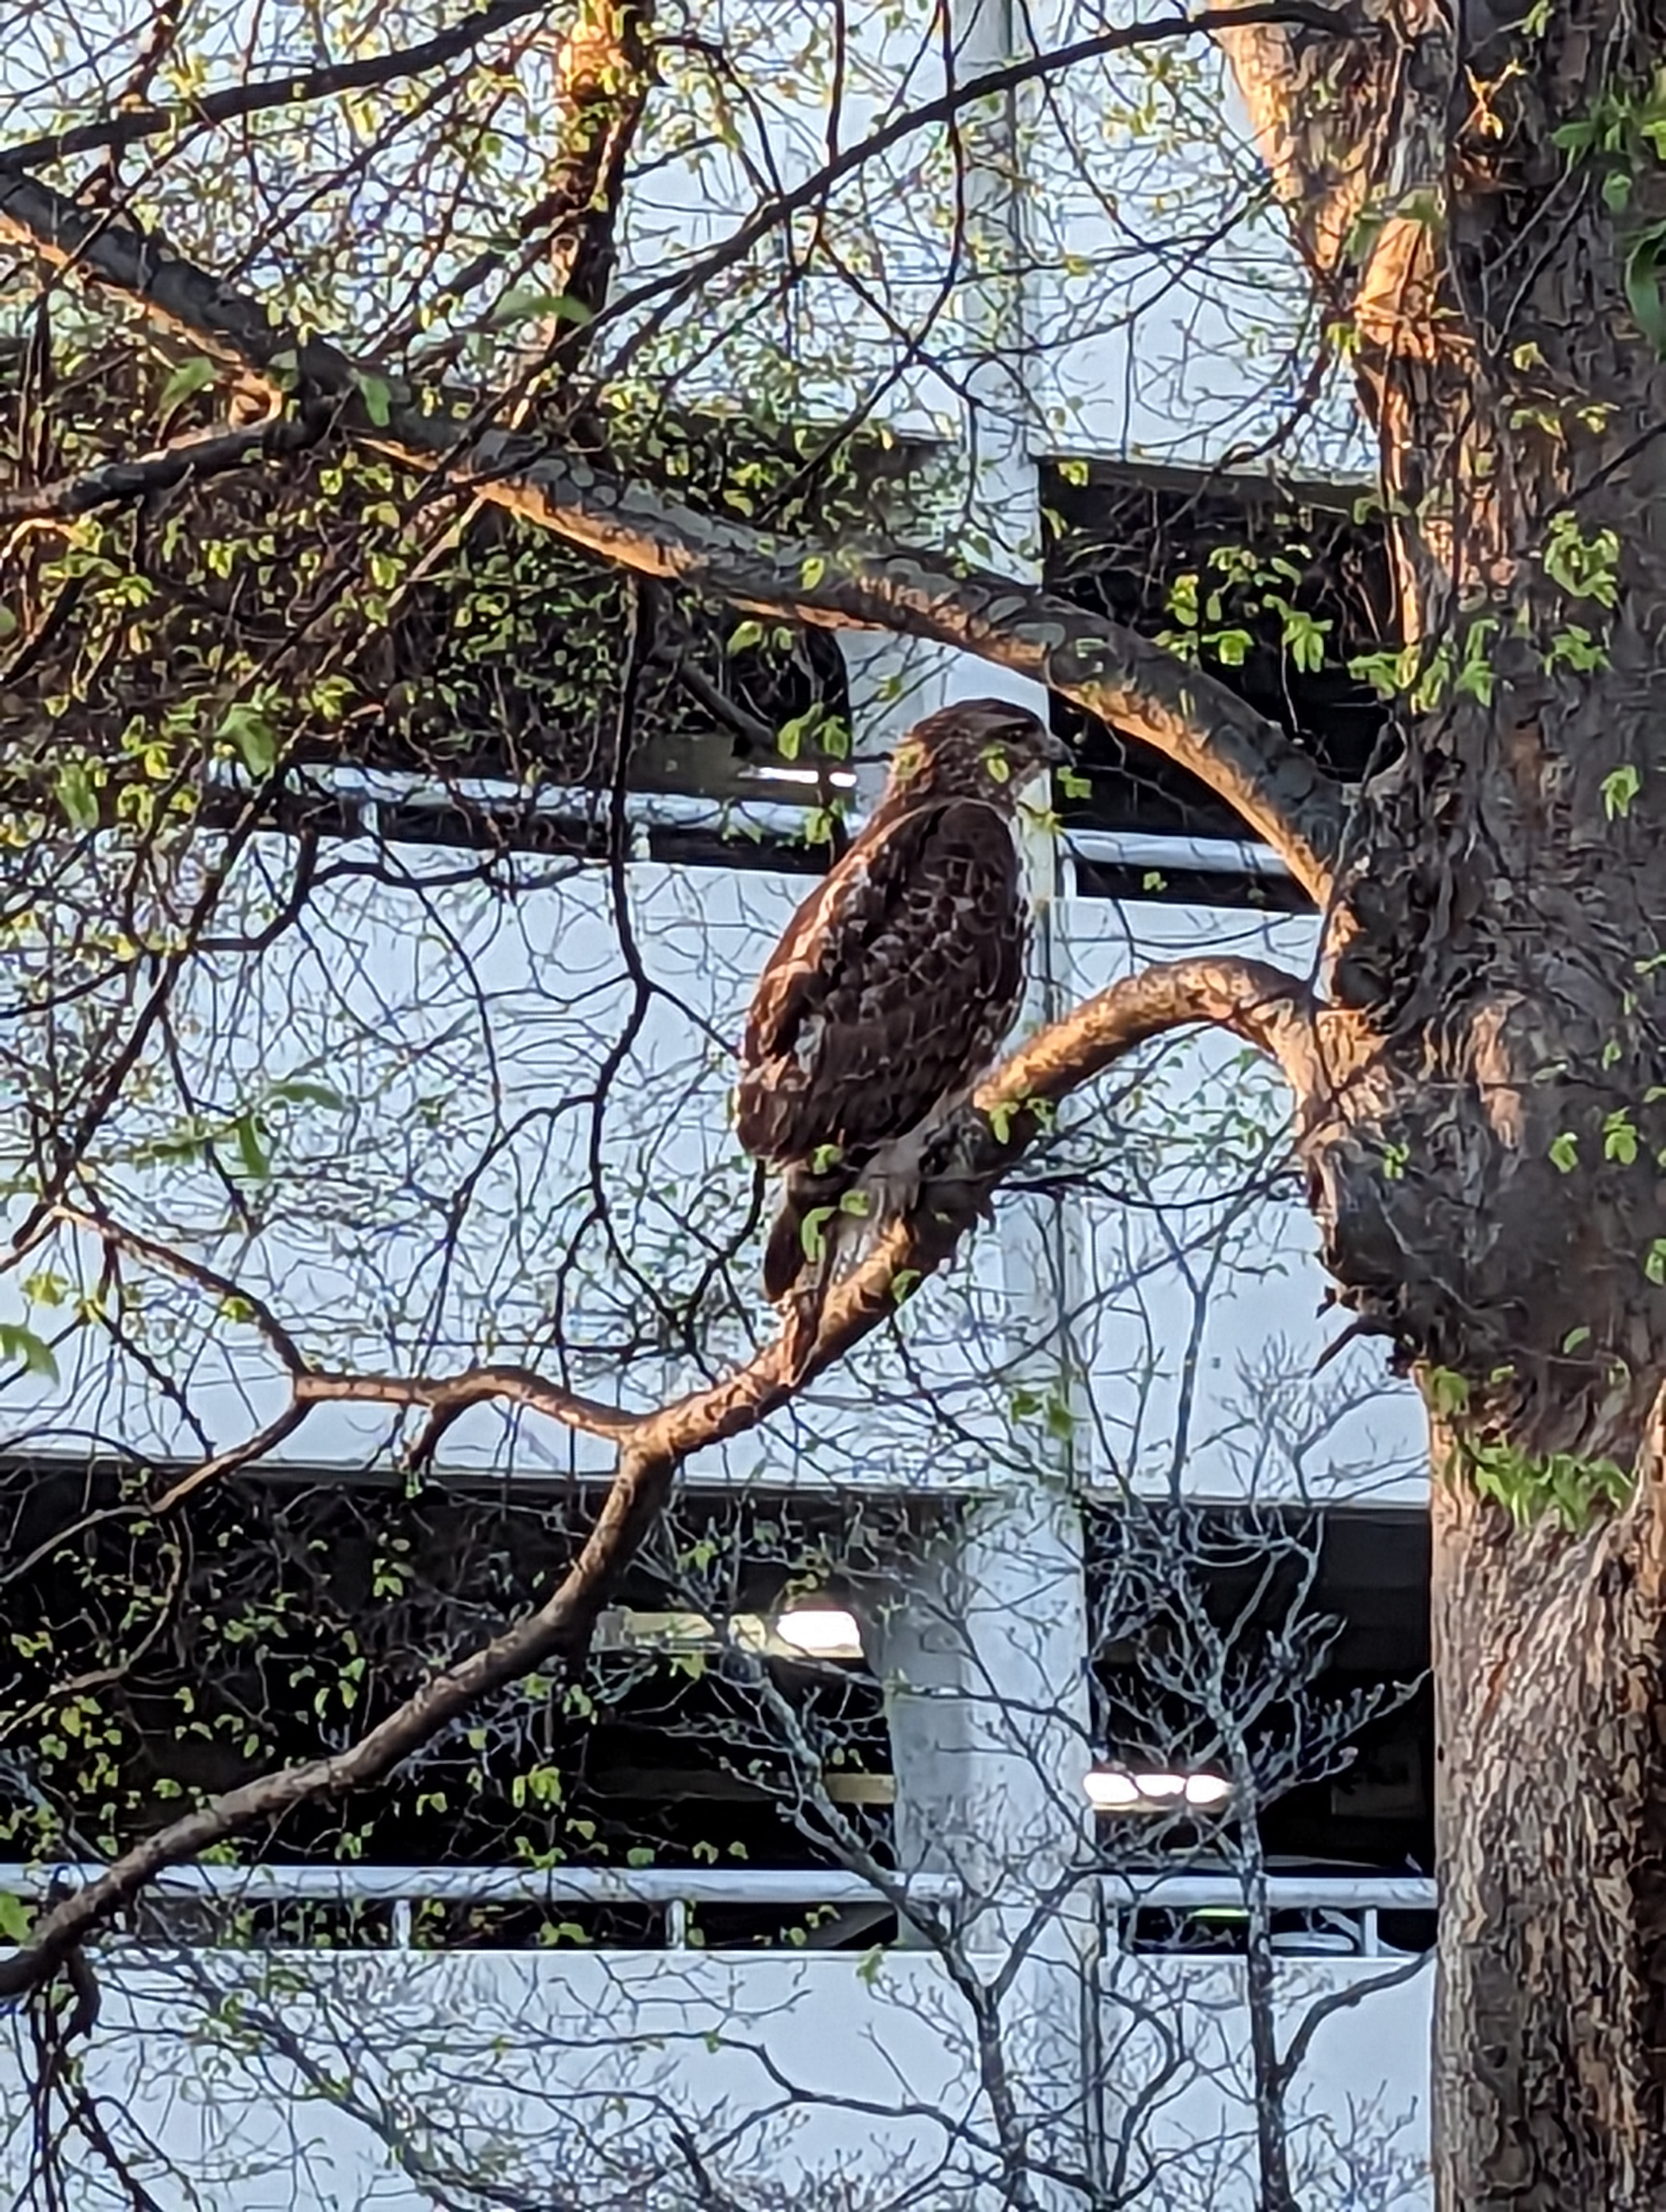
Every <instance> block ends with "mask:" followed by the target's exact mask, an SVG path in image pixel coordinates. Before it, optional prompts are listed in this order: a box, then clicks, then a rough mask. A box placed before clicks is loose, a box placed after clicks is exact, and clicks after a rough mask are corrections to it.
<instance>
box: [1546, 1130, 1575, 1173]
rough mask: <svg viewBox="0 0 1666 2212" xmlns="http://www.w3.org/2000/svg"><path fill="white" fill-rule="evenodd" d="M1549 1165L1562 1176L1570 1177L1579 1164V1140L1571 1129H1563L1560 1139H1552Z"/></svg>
mask: <svg viewBox="0 0 1666 2212" xmlns="http://www.w3.org/2000/svg"><path fill="white" fill-rule="evenodd" d="M1550 1164H1551V1165H1552V1166H1553V1167H1556V1168H1560V1170H1561V1171H1562V1173H1563V1174H1564V1175H1572V1173H1573V1170H1575V1168H1577V1167H1578V1164H1579V1139H1578V1137H1576V1136H1575V1135H1574V1134H1573V1133H1572V1130H1571V1129H1564V1130H1563V1132H1562V1133H1561V1135H1560V1137H1553V1138H1552V1139H1551V1145H1550Z"/></svg>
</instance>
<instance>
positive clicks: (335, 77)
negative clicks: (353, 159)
mask: <svg viewBox="0 0 1666 2212" xmlns="http://www.w3.org/2000/svg"><path fill="white" fill-rule="evenodd" d="M548 5H549V0H492V5H491V6H490V7H489V8H479V9H476V10H475V12H474V14H473V15H465V16H464V17H463V19H462V20H461V21H460V22H458V23H454V24H453V26H452V27H451V29H450V30H448V31H441V32H440V33H438V34H437V35H436V36H435V37H434V38H432V39H425V40H423V43H422V44H421V45H420V46H398V47H395V48H394V49H392V51H391V52H387V53H385V54H366V55H363V56H362V57H361V58H359V59H358V60H357V61H351V62H326V63H325V64H323V65H322V66H321V67H319V68H316V69H309V70H285V71H284V72H283V75H282V76H276V77H263V78H262V79H260V80H259V81H258V82H256V83H253V84H229V85H227V86H225V87H224V88H223V89H222V90H221V91H219V92H210V93H204V94H203V96H202V98H201V99H200V100H189V101H185V102H181V103H180V104H179V105H177V106H167V107H161V106H157V107H134V108H130V109H128V110H126V111H125V112H123V113H122V114H120V115H109V116H103V117H100V119H99V120H98V121H97V122H95V123H78V124H76V125H75V127H74V128H73V129H72V130H69V131H54V132H53V133H52V136H51V137H46V138H29V139H26V140H25V141H24V143H22V144H21V146H9V147H5V148H3V149H0V176H3V175H5V174H7V173H15V172H17V171H21V170H23V169H33V168H39V167H40V166H41V164H42V163H43V162H46V161H64V160H65V159H66V158H67V157H68V156H69V155H72V154H90V153H97V152H100V151H103V150H105V149H110V150H112V151H113V150H114V149H116V148H118V147H121V146H131V145H133V144H135V143H137V141H138V140H140V139H142V138H155V137H160V136H161V134H162V133H163V132H165V131H180V132H185V131H190V130H192V129H193V128H194V129H198V130H204V129H209V128H211V127H212V126H213V125H216V124H219V123H235V122H238V121H240V120H241V118H243V117H244V116H246V115H258V114H259V113H261V112H262V111H263V110H264V109H266V108H271V107H302V106H307V105H308V104H309V103H310V102H311V101H313V100H328V99H330V98H331V97H332V96H333V95H334V94H337V93H338V92H362V91H365V90H367V89H368V88H370V87H371V86H373V85H384V84H397V83H398V81H399V79H400V78H401V77H407V76H421V75H422V73H423V70H429V69H434V68H436V67H438V66H439V65H440V64H441V63H444V62H449V61H454V60H455V59H456V58H457V57H458V55H459V54H465V53H467V52H468V51H469V49H470V48H471V46H478V45H479V43H480V41H481V40H483V39H489V38H490V37H491V35H492V33H494V32H496V31H501V30H503V29H505V28H506V27H508V25H509V24H511V23H519V22H521V21H524V20H525V19H526V17H527V16H528V15H542V14H543V13H544V10H545V9H546V8H547V7H548Z"/></svg>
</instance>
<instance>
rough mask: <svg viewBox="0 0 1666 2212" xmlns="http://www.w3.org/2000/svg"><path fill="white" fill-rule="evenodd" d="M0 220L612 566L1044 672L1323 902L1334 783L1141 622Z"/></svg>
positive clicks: (133, 241) (28, 215) (82, 230)
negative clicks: (595, 445)
mask: <svg viewBox="0 0 1666 2212" xmlns="http://www.w3.org/2000/svg"><path fill="white" fill-rule="evenodd" d="M0 236H10V237H12V238H14V239H17V240H22V241H24V242H26V243H27V244H30V245H32V246H33V247H34V249H35V250H36V252H39V253H40V254H41V255H42V256H44V257H45V258H46V259H47V260H48V261H49V262H50V263H52V264H55V265H57V266H59V267H72V268H74V269H75V270H76V271H77V273H79V274H80V275H82V276H84V277H86V278H88V279H89V280H90V281H92V282H94V283H99V284H102V285H106V286H108V287H110V288H111V289H113V290H115V291H118V292H119V293H121V294H122V295H125V296H126V297H128V298H130V299H132V300H135V301H141V302H143V304H144V305H145V306H146V307H148V308H149V310H150V312H151V313H153V314H154V315H155V316H156V317H157V318H158V319H160V320H161V321H163V322H164V323H166V324H167V325H169V326H171V327H172V328H173V329H174V330H175V331H179V333H180V334H181V335H183V336H184V337H187V338H188V339H190V341H191V342H192V343H193V344H194V345H196V346H198V348H200V349H202V350H203V352H204V353H205V354H207V355H209V356H212V357H213V358H214V359H216V360H218V361H220V362H223V363H225V364H226V365H227V366H228V368H235V369H237V370H239V371H240V372H241V373H242V374H244V375H245V376H246V377H252V378H254V379H256V380H259V381H261V382H264V384H265V385H266V386H267V387H268V388H269V389H271V390H272V391H274V392H281V391H285V390H287V389H289V387H291V386H294V385H295V384H296V383H299V385H300V386H301V389H302V390H303V391H304V392H307V393H308V394H309V395H311V396H314V397H325V398H331V399H334V400H336V401H337V402H338V404H340V406H341V409H342V416H343V421H344V426H345V427H346V428H349V429H350V430H351V431H352V432H353V434H354V435H356V436H357V437H358V438H360V439H361V440H362V441H363V442H364V443H366V444H368V445H370V446H373V447H375V448H376V449H377V450H378V451H380V452H381V453H387V454H389V455H392V457H394V458H396V459H398V460H400V461H403V462H404V463H405V464H406V465H409V466H411V467H415V468H418V469H425V470H443V471H447V473H449V474H450V475H452V476H453V477H455V478H456V479H457V480H459V481H460V482H462V483H467V484H469V485H470V486H471V488H473V489H477V491H479V492H480V493H481V494H482V495H484V496H485V497H487V498H489V499H490V500H492V501H494V502H495V503H496V504H497V505H500V506H502V507H508V508H509V509H511V510H512V511H513V512H514V513H518V514H521V515H525V516H526V517H527V518H528V519H530V520H533V521H536V522H538V523H540V524H542V525H543V526H544V527H545V528H547V529H549V530H550V531H553V532H555V533H556V535H557V536H559V537H561V538H565V539H566V540H567V541H568V542H569V544H575V545H581V546H583V547H584V548H586V549H587V550H588V551H590V552H593V553H595V554H597V555H599V556H601V557H602V558H604V559H605V560H609V561H611V562H615V563H616V564H617V565H618V566H619V567H621V568H629V569H632V570H634V571H635V572H636V573H637V574H641V575H650V576H660V577H665V578H667V579H671V580H675V581H677V582H679V583H681V584H683V585H684V586H687V587H689V588H690V589H692V590H696V591H700V592H707V593H709V594H710V595H712V596H713V597H714V598H719V599H727V600H728V601H730V602H731V603H732V604H733V605H737V606H741V607H745V608H748V609H754V610H757V611H762V612H765V613H769V614H776V615H782V616H787V617H796V618H797V619H798V620H800V621H802V622H806V623H819V624H822V625H824V626H826V627H830V628H835V629H838V628H864V629H890V630H894V631H897V632H901V633H903V635H909V636H914V637H923V638H929V639H932V640H933V641H938V642H940V643H942V644H945V645H950V646H953V647H958V648H959V649H961V650H962V651H964V652H967V653H976V654H977V655H978V656H979V657H980V658H981V659H986V660H988V661H991V662H994V664H996V665H999V666H1001V667H1004V668H1008V669H1011V670H1012V671H1014V672H1016V673H1018V674H1022V675H1025V676H1028V677H1031V678H1033V679H1035V680H1036V681H1037V682H1040V683H1042V684H1047V685H1049V686H1050V687H1051V689H1053V690H1055V691H1057V692H1059V693H1060V694H1061V696H1064V697H1066V698H1069V699H1073V700H1074V701H1075V702H1077V703H1078V704H1079V705H1080V706H1082V707H1084V708H1086V710H1087V711H1088V712H1089V713H1090V714H1097V715H1098V716H1100V717H1101V718H1102V719H1104V720H1106V721H1109V722H1112V723H1115V724H1116V726H1117V727H1118V728H1119V729H1121V730H1122V731H1124V732H1127V734H1128V735H1129V736H1130V737H1134V738H1139V739H1140V740H1141V741H1142V742H1144V743H1146V744H1150V745H1152V746H1153V747H1154V748H1155V749H1156V750H1158V751H1159V752H1161V753H1164V754H1165V755H1166V756H1167V757H1169V758H1170V759H1171V760H1174V761H1176V762H1177V763H1180V765H1181V766H1183V767H1184V768H1186V769H1189V770H1190V771H1191V773H1192V774H1194V775H1197V776H1198V777H1199V778H1200V779H1201V781H1204V782H1205V783H1207V785H1208V786H1209V787H1210V788H1211V789H1212V790H1213V791H1215V792H1217V793H1219V795H1220V796H1221V797H1222V798H1223V799H1225V800H1227V802H1228V803H1229V804H1230V805H1231V806H1232V807H1234V808H1235V810H1236V811H1237V813H1238V814H1239V815H1241V816H1242V817H1243V820H1244V821H1245V822H1246V823H1248V824H1249V826H1250V828H1251V829H1254V830H1255V831H1256V834H1257V835H1258V836H1262V837H1263V838H1264V839H1265V840H1266V841H1267V842H1268V844H1270V845H1271V846H1272V847H1273V848H1274V850H1275V851H1276V852H1278V853H1279V854H1280V855H1281V856H1282V857H1283V858H1284V859H1285V860H1286V861H1287V863H1288V864H1289V866H1290V867H1291V869H1292V872H1293V873H1294V874H1295V876H1296V877H1297V878H1298V880H1299V881H1300V882H1301V883H1302V884H1303V885H1304V888H1305V889H1306V890H1308V891H1310V893H1311V895H1312V896H1313V897H1314V898H1315V899H1316V901H1318V902H1321V903H1322V902H1324V900H1325V898H1326V896H1327V895H1328V893H1329V887H1330V882H1331V877H1332V873H1333V871H1334V867H1335V860H1336V856H1337V854H1338V853H1339V851H1340V849H1341V835H1342V825H1343V818H1344V799H1343V795H1342V793H1341V788H1340V787H1339V786H1337V785H1336V784H1335V782H1334V781H1332V780H1331V779H1330V778H1329V777H1328V776H1326V775H1324V773H1323V772H1322V770H1321V769H1319V768H1318V766H1317V765H1316V763H1314V761H1313V760H1312V759H1311V758H1310V757H1309V756H1308V755H1307V754H1305V753H1304V752H1303V751H1301V750H1300V749H1299V748H1298V747H1297V746H1296V745H1294V744H1292V742H1291V741H1290V740H1289V739H1288V738H1286V736H1285V734H1284V732H1282V731H1281V730H1280V729H1279V728H1278V726H1276V725H1275V724H1274V723H1272V722H1269V721H1268V720H1265V719H1264V718H1263V717H1262V716H1261V715H1259V714H1256V712H1255V711H1254V710H1253V708H1249V706H1247V705H1246V704H1245V703H1244V702H1243V701H1242V700H1241V699H1239V698H1237V696H1236V695H1235V694H1234V693H1232V692H1231V691H1229V690H1227V689H1226V687H1225V685H1224V684H1219V683H1217V682H1216V681H1215V680H1214V679H1213V678H1211V677H1209V676H1207V675H1205V674H1203V673H1202V672H1201V671H1198V670H1196V669H1194V668H1191V667H1189V666H1188V665H1186V663H1185V662H1183V661H1182V660H1180V659H1177V657H1176V656H1175V655H1174V654H1172V653H1167V652H1165V651H1164V649H1163V648H1162V647H1159V646H1157V645H1154V644H1153V643H1152V641H1150V640H1149V639H1147V638H1144V637H1141V636H1140V635H1138V634H1137V633H1136V632H1134V631H1133V630H1129V629H1124V628H1122V626H1121V625H1120V624H1118V623H1110V622H1107V621H1104V620H1103V619H1101V618H1098V617H1094V616H1091V615H1089V614H1087V613H1085V612H1084V611H1082V610H1081V609H1080V608H1078V607H1075V606H1073V605H1070V604H1069V602H1068V601H1067V600H1064V599H1058V598H1056V597H1055V596H1054V595H1052V594H1051V593H1049V592H1043V591H1039V590H1035V589H1032V588H1031V587H1030V586H1025V585H1022V584H1018V583H1015V582H1012V581H1011V580H1007V579H1006V578H1003V577H1000V576H997V575H994V574H990V573H988V571H986V570H981V569H977V568H972V567H970V565H965V566H963V565H960V564H958V563H955V562H950V561H948V560H945V559H943V558H941V557H939V556H935V555H933V554H930V553H927V552H923V551H920V550H913V549H910V548H907V547H902V546H896V545H867V546H864V545H860V544H841V545H838V546H829V547H817V546H813V545H809V544H801V543H798V542H795V541H793V540H790V539H786V538H779V537H776V536H775V535H773V534H772V533H770V532H764V531H758V530H753V529H749V528H746V527H745V526H742V525H740V524H739V523H735V522H730V521H727V520H722V519H721V518H719V517H714V516H711V515H705V514H702V513H699V512H697V511H696V509H694V508H692V507H687V506H685V505H684V504H683V503H681V502H680V501H677V500H675V499H673V498H672V497H670V496H669V495H662V494H661V493H660V492H658V491H656V490H654V489H650V488H648V487H647V486H645V485H641V484H638V483H626V482H622V481H620V480H619V479H618V478H617V477H611V476H610V475H608V474H607V473H605V471H601V470H599V469H595V468H593V467H591V466H590V465H588V464H587V462H585V461H582V460H581V459H578V458H577V457H576V456H574V455H570V454H561V453H552V452H549V451H545V450H543V449H541V448H540V447H538V446H536V445H534V444H532V443H531V442H530V441H526V440H524V439H516V438H515V437H514V436H512V435H508V434H506V433H504V432H502V431H499V430H492V429H487V430H485V431H483V432H480V431H478V430H477V426H476V425H474V424H472V423H470V422H465V421H463V420H460V419H459V417H458V416H457V415H456V414H455V413H453V411H452V410H451V409H450V408H449V407H448V405H447V403H446V402H445V400H444V399H443V398H441V395H440V394H439V393H437V392H434V391H432V390H429V389H426V388H421V387H414V386H409V385H405V384H399V383H394V382H391V381H390V380H386V379H383V378H381V377H380V376H378V375H377V374H375V373H374V371H373V370H371V369H369V368H365V367H362V366H361V365H360V364H358V363H356V362H354V361H352V360H351V359H350V357H349V356H347V355H346V354H344V352H342V351H341V349H339V348H338V347H336V346H333V345H331V344H329V343H326V342H325V341H324V340H322V339H302V338H301V337H300V336H299V335H298V334H297V333H296V332H295V331H292V330H289V328H287V327H286V326H284V325H282V324H274V323H273V322H272V321H271V320H270V319H269V318H268V316H267V314H266V313H265V311H264V308H263V307H261V306H260V304H259V302H258V301H256V300H253V299H251V298H250V297H248V296H247V295H245V294H242V293H240V292H236V291H234V290H232V289H230V288H229V287H228V286H226V285H222V284H221V283H218V282H217V281H216V279H215V278H214V277H213V276H210V275H209V274H208V273H207V272H206V271H205V270H200V269H198V268H196V267H194V266H193V265H192V264H190V263H188V262H185V261H182V260H179V258H176V257H174V256H172V255H170V254H168V253H167V252H163V251H161V249H160V248H159V247H157V246H155V244H154V243H153V242H152V241H151V240H148V239H146V238H145V237H143V235H141V234H139V233H138V232H137V231H135V230H133V229H131V228H126V227H125V226H123V227H117V226H116V225H114V224H112V223H111V222H105V221H100V219H99V218H98V217H97V216H94V215H91V214H89V213H88V211H87V210H84V209H82V208H81V207H79V206H77V205H76V204H75V203H74V202H73V201H71V200H69V199H66V198H65V197H64V196H63V195H62V194H61V193H57V192H54V191H51V190H50V189H49V188H48V187H46V186H45V185H40V184H38V183H37V182H35V181H34V180H33V179H26V178H18V179H4V178H0ZM367 395H368V396H367Z"/></svg>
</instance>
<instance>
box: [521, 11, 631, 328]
mask: <svg viewBox="0 0 1666 2212" xmlns="http://www.w3.org/2000/svg"><path fill="white" fill-rule="evenodd" d="M650 19H651V0H579V13H578V18H577V21H575V23H574V24H573V26H572V27H571V29H570V30H569V32H568V33H567V35H566V37H565V38H564V39H563V40H562V45H561V52H560V56H559V58H558V59H557V62H556V100H557V103H558V106H557V112H556V116H555V117H554V118H552V121H551V125H550V131H551V137H552V142H553V150H552V153H551V156H550V167H549V182H548V185H547V188H546V190H545V191H544V198H543V201H542V203H541V204H540V205H539V206H538V209H537V210H535V212H534V215H533V217H532V227H533V228H534V229H535V230H543V231H545V232H547V233H548V235H549V239H550V291H551V292H552V293H553V294H556V295H558V296H561V297H563V298H565V299H567V300H569V301H572V302H573V304H574V306H575V307H577V308H578V309H580V310H581V313H583V315H584V316H585V318H586V319H587V320H593V319H594V318H595V317H596V316H597V315H599V313H601V311H602V309H603V307H605V305H606V304H607V294H608V288H609V285H610V283H611V281H612V276H613V267H614V263H615V260H616V258H617V254H616V244H615V232H616V230H617V222H618V213H619V202H620V199H621V197H622V196H623V191H624V173H625V162H626V160H627V158H628V157H629V152H630V147H631V142H632V141H633V139H634V138H635V135H636V127H637V125H638V124H639V123H640V122H641V115H642V108H643V106H644V105H645V103H646V101H647V99H648V88H649V85H650V83H651V82H652V55H651V50H650V48H649V46H648V25H649V21H650ZM553 337H554V339H555V342H556V343H558V344H559V345H560V347H561V350H562V356H563V357H565V356H567V355H568V354H569V351H571V350H576V345H577V343H581V339H582V333H581V331H574V330H572V329H571V328H570V327H569V329H568V330H567V331H565V333H563V332H562V331H561V330H560V329H559V328H558V329H557V330H556V331H555V332H554V333H553Z"/></svg>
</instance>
